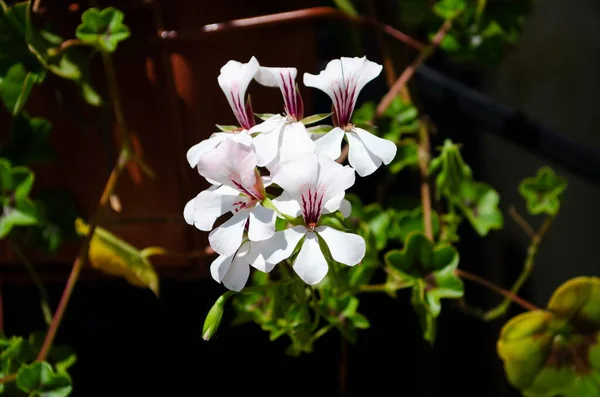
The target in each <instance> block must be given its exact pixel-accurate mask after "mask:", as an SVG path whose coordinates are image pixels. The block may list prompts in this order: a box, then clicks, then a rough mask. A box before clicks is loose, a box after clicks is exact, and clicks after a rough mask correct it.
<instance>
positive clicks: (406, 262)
mask: <svg viewBox="0 0 600 397" xmlns="http://www.w3.org/2000/svg"><path fill="white" fill-rule="evenodd" d="M385 262H386V265H387V266H388V269H389V270H390V272H391V273H392V275H390V277H393V276H396V277H398V278H400V279H401V280H403V281H405V282H408V283H410V284H412V287H413V291H412V298H411V301H412V304H413V306H414V307H415V310H416V311H417V313H418V314H419V317H420V319H421V326H422V328H423V336H424V338H425V339H426V340H428V341H429V342H432V343H433V341H434V338H435V324H434V319H435V318H436V317H437V316H438V315H439V314H440V311H441V299H444V298H448V299H457V298H460V297H462V296H463V293H464V289H463V284H462V281H461V280H460V278H459V277H457V276H456V275H455V274H454V273H455V270H456V268H457V267H458V262H459V255H458V251H456V249H455V248H454V247H452V246H450V245H446V244H442V245H438V246H437V247H434V246H433V243H432V242H431V241H429V239H427V237H425V236H424V235H423V234H421V233H412V234H411V235H410V236H409V237H408V239H407V241H406V245H405V247H404V249H402V250H392V251H389V252H388V253H387V254H386V255H385ZM392 282H393V281H392Z"/></svg>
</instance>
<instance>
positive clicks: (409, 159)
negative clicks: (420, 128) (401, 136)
mask: <svg viewBox="0 0 600 397" xmlns="http://www.w3.org/2000/svg"><path fill="white" fill-rule="evenodd" d="M396 147H397V148H398V150H397V152H396V157H394V160H392V162H391V163H390V165H389V166H388V169H389V170H390V172H391V173H392V174H397V173H399V172H400V171H402V170H403V169H404V168H406V167H413V166H416V165H417V164H419V146H418V145H417V143H416V142H415V141H412V140H404V141H401V142H399V143H398V144H397V145H396Z"/></svg>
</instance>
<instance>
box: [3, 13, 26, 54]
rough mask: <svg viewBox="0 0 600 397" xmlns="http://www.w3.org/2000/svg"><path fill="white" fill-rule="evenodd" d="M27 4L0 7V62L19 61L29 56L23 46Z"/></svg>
mask: <svg viewBox="0 0 600 397" xmlns="http://www.w3.org/2000/svg"><path fill="white" fill-rule="evenodd" d="M26 10H27V2H19V3H16V4H14V5H13V6H11V7H6V6H5V5H4V4H2V7H0V60H9V61H12V62H14V61H15V60H21V59H23V58H25V57H27V56H28V55H29V51H28V50H27V46H26V45H25V13H26Z"/></svg>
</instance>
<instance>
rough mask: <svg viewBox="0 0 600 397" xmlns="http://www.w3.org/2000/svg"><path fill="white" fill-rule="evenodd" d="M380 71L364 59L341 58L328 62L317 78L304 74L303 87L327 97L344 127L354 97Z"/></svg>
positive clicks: (378, 66) (376, 65) (379, 66)
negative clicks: (311, 88)
mask: <svg viewBox="0 0 600 397" xmlns="http://www.w3.org/2000/svg"><path fill="white" fill-rule="evenodd" d="M381 70H382V66H381V65H379V64H377V63H375V62H371V61H369V60H367V58H366V57H362V58H346V57H342V58H340V59H334V60H332V61H330V62H329V63H328V64H327V66H326V67H325V70H322V71H321V72H320V73H319V74H318V75H312V74H308V73H305V74H304V85H306V86H307V87H314V88H318V89H320V90H321V91H323V92H325V93H326V94H327V95H329V97H330V98H331V100H332V101H333V105H334V107H335V109H336V113H337V115H338V117H339V119H340V122H342V126H344V125H346V123H348V122H349V121H350V118H351V116H352V111H353V109H354V105H355V104H356V98H357V97H358V94H359V93H360V91H361V90H362V88H363V87H364V86H365V84H367V83H368V82H369V81H371V80H373V79H374V78H375V77H377V76H378V75H379V74H380V73H381Z"/></svg>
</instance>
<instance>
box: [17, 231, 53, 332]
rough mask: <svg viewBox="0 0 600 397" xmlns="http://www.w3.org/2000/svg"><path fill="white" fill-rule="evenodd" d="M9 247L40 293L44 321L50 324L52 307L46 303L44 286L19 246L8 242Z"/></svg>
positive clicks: (46, 293) (46, 297)
mask: <svg viewBox="0 0 600 397" xmlns="http://www.w3.org/2000/svg"><path fill="white" fill-rule="evenodd" d="M10 248H11V249H12V251H13V252H14V253H15V255H17V257H18V258H19V260H20V261H21V263H22V264H23V265H24V266H25V268H26V269H27V271H28V272H29V276H30V277H31V280H32V281H33V283H34V284H35V286H36V287H37V289H38V291H39V293H40V305H41V307H42V313H43V315H44V321H45V322H46V325H47V326H50V323H52V309H51V308H50V304H48V292H47V291H46V287H45V286H44V283H43V282H42V279H41V278H40V276H39V274H38V273H37V271H36V270H35V267H34V265H33V263H31V262H30V261H29V259H27V257H26V256H25V254H24V253H23V251H22V250H21V248H20V247H19V246H18V245H17V244H16V243H14V242H10Z"/></svg>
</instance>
